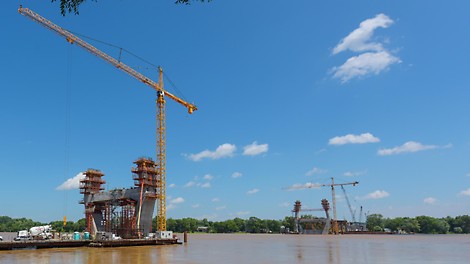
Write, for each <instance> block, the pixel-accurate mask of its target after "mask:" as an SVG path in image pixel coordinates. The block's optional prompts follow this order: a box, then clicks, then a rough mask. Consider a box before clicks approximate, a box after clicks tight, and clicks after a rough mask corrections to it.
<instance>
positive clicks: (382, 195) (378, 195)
mask: <svg viewBox="0 0 470 264" xmlns="http://www.w3.org/2000/svg"><path fill="white" fill-rule="evenodd" d="M388 196H390V194H389V193H388V192H386V191H380V190H377V191H375V192H371V193H369V194H367V195H366V196H364V197H362V198H361V200H369V199H382V198H385V197H388Z"/></svg>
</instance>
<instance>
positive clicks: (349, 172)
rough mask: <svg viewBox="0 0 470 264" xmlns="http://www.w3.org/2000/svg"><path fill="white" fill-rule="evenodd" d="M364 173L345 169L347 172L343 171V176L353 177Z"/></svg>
mask: <svg viewBox="0 0 470 264" xmlns="http://www.w3.org/2000/svg"><path fill="white" fill-rule="evenodd" d="M364 174H365V172H364V171H347V172H345V173H343V176H346V177H355V176H360V175H364Z"/></svg>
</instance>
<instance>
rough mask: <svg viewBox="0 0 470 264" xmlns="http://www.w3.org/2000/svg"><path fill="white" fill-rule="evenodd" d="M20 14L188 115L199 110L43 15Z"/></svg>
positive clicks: (22, 9)
mask: <svg viewBox="0 0 470 264" xmlns="http://www.w3.org/2000/svg"><path fill="white" fill-rule="evenodd" d="M18 12H19V13H20V14H22V15H24V16H27V17H29V18H30V19H32V20H34V21H36V22H38V23H39V24H41V25H42V26H44V27H46V28H48V29H50V30H52V31H54V32H56V33H57V34H59V35H61V36H63V37H65V39H66V40H67V41H68V42H69V43H71V44H76V45H78V46H80V47H82V48H84V49H86V50H87V51H89V52H90V53H92V54H93V55H95V56H97V57H100V58H101V59H103V60H105V61H107V62H108V63H110V64H111V65H113V66H115V67H116V68H118V69H121V70H122V71H124V72H126V73H127V74H129V75H131V76H132V77H134V78H136V79H137V80H139V81H140V82H142V83H144V84H146V85H148V86H150V87H152V88H153V89H155V90H157V91H163V92H164V95H165V96H166V97H168V98H170V99H172V100H174V101H175V102H177V103H179V104H181V105H183V106H185V107H186V108H187V109H188V113H190V114H192V113H193V112H194V111H196V110H197V107H196V106H195V105H194V104H191V103H188V102H186V101H184V100H182V99H181V98H179V97H177V96H175V95H173V94H171V93H169V92H167V91H165V90H164V89H163V87H162V85H161V84H159V83H157V82H155V81H153V80H152V79H150V78H148V77H146V76H145V75H143V74H141V73H139V72H137V71H136V70H134V69H133V68H132V67H130V66H128V65H126V64H125V63H123V62H121V61H118V60H116V59H115V58H113V57H111V56H109V55H108V54H106V53H104V52H102V51H100V50H99V49H97V48H95V47H94V46H93V45H91V44H90V43H88V42H86V41H84V40H82V39H81V38H79V37H77V36H75V35H74V34H72V33H70V32H69V31H67V30H65V29H63V28H62V27H60V26H58V25H56V24H54V23H52V22H51V21H49V20H48V19H46V18H44V17H42V16H41V15H39V14H37V13H35V12H34V11H32V10H30V9H28V8H23V7H22V6H20V7H19V8H18ZM160 71H161V68H160Z"/></svg>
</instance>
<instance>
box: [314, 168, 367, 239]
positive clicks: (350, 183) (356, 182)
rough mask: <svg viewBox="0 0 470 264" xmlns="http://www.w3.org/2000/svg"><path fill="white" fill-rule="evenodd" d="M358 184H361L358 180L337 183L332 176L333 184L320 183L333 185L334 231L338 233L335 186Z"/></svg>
mask: <svg viewBox="0 0 470 264" xmlns="http://www.w3.org/2000/svg"><path fill="white" fill-rule="evenodd" d="M356 184H359V182H358V181H355V182H346V183H335V179H334V178H333V177H331V184H320V185H318V186H322V187H331V199H332V201H333V233H334V234H338V232H339V231H338V219H337V215H336V193H335V186H341V187H343V186H344V185H352V186H356Z"/></svg>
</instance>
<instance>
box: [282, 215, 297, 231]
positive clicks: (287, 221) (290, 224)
mask: <svg viewBox="0 0 470 264" xmlns="http://www.w3.org/2000/svg"><path fill="white" fill-rule="evenodd" d="M294 220H295V219H294V217H293V216H286V217H284V220H282V225H283V226H284V227H285V228H288V229H289V230H290V231H294V230H295V221H294Z"/></svg>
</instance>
